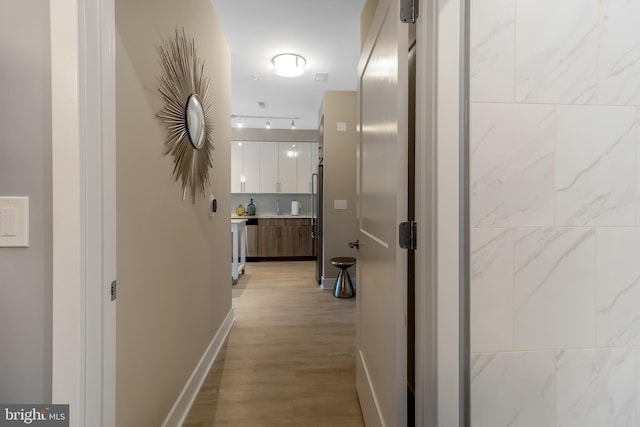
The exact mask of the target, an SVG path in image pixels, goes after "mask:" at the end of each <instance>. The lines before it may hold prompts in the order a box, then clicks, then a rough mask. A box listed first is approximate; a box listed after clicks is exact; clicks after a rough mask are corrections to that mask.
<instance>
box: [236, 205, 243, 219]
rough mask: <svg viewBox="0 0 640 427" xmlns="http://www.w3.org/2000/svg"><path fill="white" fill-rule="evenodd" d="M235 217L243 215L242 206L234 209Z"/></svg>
mask: <svg viewBox="0 0 640 427" xmlns="http://www.w3.org/2000/svg"><path fill="white" fill-rule="evenodd" d="M236 215H238V216H243V215H244V206H242V204H239V205H238V207H237V208H236Z"/></svg>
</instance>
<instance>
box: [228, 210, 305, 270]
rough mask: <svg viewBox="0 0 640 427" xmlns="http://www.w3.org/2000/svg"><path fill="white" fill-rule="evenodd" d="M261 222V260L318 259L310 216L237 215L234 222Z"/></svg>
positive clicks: (259, 255)
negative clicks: (315, 254)
mask: <svg viewBox="0 0 640 427" xmlns="http://www.w3.org/2000/svg"><path fill="white" fill-rule="evenodd" d="M247 218H251V219H257V242H256V246H257V259H258V260H259V261H267V260H269V261H270V260H312V259H314V250H313V240H312V237H311V232H312V218H311V216H308V215H258V216H250V217H249V216H241V217H240V216H236V215H232V219H247Z"/></svg>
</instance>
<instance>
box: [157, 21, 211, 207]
mask: <svg viewBox="0 0 640 427" xmlns="http://www.w3.org/2000/svg"><path fill="white" fill-rule="evenodd" d="M158 52H159V54H160V60H161V63H162V76H161V78H160V89H159V90H160V93H161V94H162V97H163V99H164V107H163V108H162V110H161V111H160V113H158V117H159V118H160V119H162V121H163V122H164V123H165V124H166V126H167V139H166V140H165V143H164V144H165V150H164V155H171V156H172V157H173V163H174V166H173V175H174V179H175V180H176V181H179V182H180V183H181V185H182V199H183V200H184V199H186V197H187V193H189V194H190V195H191V201H192V203H195V201H196V196H197V195H198V193H202V194H203V195H204V188H205V184H207V183H208V182H209V169H210V168H211V166H212V156H213V148H214V147H213V123H212V112H213V102H212V101H211V100H210V98H209V94H208V92H209V79H208V78H207V77H206V76H205V72H204V61H202V60H201V59H200V58H198V56H197V52H196V47H195V40H194V39H193V38H187V36H186V35H185V31H184V29H182V33H180V32H178V30H176V33H175V37H174V38H172V39H169V40H167V41H166V42H164V43H163V44H162V46H160V47H159V48H158Z"/></svg>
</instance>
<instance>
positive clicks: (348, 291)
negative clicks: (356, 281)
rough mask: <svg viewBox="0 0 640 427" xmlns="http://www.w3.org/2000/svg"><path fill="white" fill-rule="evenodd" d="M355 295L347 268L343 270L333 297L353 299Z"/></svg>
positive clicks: (339, 274)
mask: <svg viewBox="0 0 640 427" xmlns="http://www.w3.org/2000/svg"><path fill="white" fill-rule="evenodd" d="M355 294H356V293H355V291H354V290H353V284H352V283H351V276H349V272H348V271H347V269H346V268H341V269H340V273H338V278H337V279H336V284H335V286H334V288H333V296H334V297H336V298H353V296H354V295H355Z"/></svg>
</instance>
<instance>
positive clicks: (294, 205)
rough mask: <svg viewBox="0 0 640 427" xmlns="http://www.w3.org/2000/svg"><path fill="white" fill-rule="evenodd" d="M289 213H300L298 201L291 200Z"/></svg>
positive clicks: (295, 214)
mask: <svg viewBox="0 0 640 427" xmlns="http://www.w3.org/2000/svg"><path fill="white" fill-rule="evenodd" d="M291 215H293V216H298V215H300V202H298V201H297V200H293V201H292V202H291Z"/></svg>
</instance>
